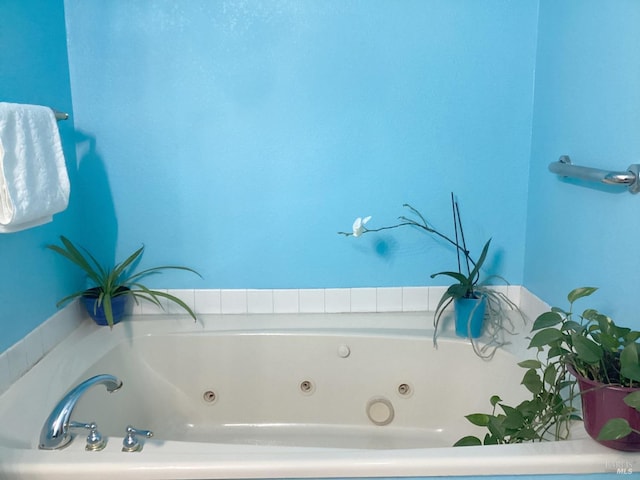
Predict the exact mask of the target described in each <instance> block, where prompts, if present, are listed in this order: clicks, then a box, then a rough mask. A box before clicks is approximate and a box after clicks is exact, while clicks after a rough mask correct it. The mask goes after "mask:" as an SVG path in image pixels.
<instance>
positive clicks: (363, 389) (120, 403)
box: [70, 330, 526, 449]
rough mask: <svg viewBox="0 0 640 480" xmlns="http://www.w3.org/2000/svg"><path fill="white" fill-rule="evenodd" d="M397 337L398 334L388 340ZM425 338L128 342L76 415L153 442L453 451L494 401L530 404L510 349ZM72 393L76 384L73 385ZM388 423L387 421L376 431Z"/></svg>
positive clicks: (356, 334)
mask: <svg viewBox="0 0 640 480" xmlns="http://www.w3.org/2000/svg"><path fill="white" fill-rule="evenodd" d="M390 332H392V333H390ZM426 333H427V332H424V331H423V332H418V333H416V332H413V333H410V334H407V333H403V334H399V333H397V332H396V331H384V330H381V331H378V332H375V333H372V332H367V331H350V332H348V333H344V332H339V331H338V332H326V331H322V330H319V331H307V332H300V331H287V330H280V331H278V330H272V331H250V332H247V331H236V332H224V333H216V332H200V333H189V334H184V333H173V334H171V333H169V334H158V335H145V336H140V337H137V338H135V341H132V340H131V339H123V340H121V341H120V342H119V343H118V344H117V345H115V346H114V347H113V348H111V349H110V350H108V351H107V352H105V353H104V355H102V356H101V357H100V358H99V359H98V360H97V361H95V362H94V363H93V364H92V365H91V366H90V367H88V368H87V369H86V370H84V371H83V372H81V373H80V374H79V375H77V377H76V378H75V379H74V380H73V382H71V384H72V385H75V384H77V383H79V382H81V381H83V380H84V379H86V378H89V377H91V376H93V375H96V374H99V373H110V374H113V375H116V376H118V377H119V378H120V379H122V381H123V382H124V385H123V387H122V388H121V389H120V390H119V391H117V392H114V393H111V394H109V393H107V392H106V390H105V389H104V388H103V387H94V388H93V389H91V390H90V391H88V392H87V393H86V394H85V396H84V397H83V398H82V399H81V400H80V401H79V402H78V404H77V406H76V408H75V411H74V414H73V417H74V419H76V420H82V421H93V422H96V423H97V424H98V425H99V427H100V430H101V431H102V433H103V434H104V435H106V436H115V437H121V436H122V435H123V432H124V428H125V427H126V426H127V425H129V424H131V425H134V426H136V427H138V428H143V429H149V430H152V431H153V432H154V439H155V440H157V441H188V442H208V443H226V444H251V445H288V446H298V447H306V446H308V447H327V448H362V449H407V448H425V447H448V446H451V445H452V444H453V443H454V442H455V441H456V440H457V439H459V438H460V437H462V436H464V435H469V434H478V433H479V431H478V429H477V427H474V426H473V425H471V424H470V423H469V422H468V421H467V420H466V419H465V418H464V415H465V414H468V413H473V412H485V411H488V408H490V406H489V398H490V396H491V395H493V394H499V395H500V396H501V397H502V398H503V399H504V400H505V401H507V402H509V403H516V402H517V401H519V400H521V399H524V398H525V397H526V392H525V391H524V388H523V387H521V386H520V385H519V384H520V380H521V378H522V374H523V370H522V369H521V368H520V367H518V366H517V364H516V362H517V361H516V359H515V357H514V356H513V355H512V354H510V353H509V352H506V351H499V352H497V354H496V356H495V358H494V359H493V360H492V361H490V362H487V361H484V360H482V359H480V358H478V357H477V356H476V355H474V353H473V351H472V349H471V347H470V345H469V344H468V343H467V342H465V341H461V340H457V339H452V338H444V339H442V340H441V341H440V342H439V348H438V349H435V348H434V347H433V344H432V340H431V337H430V335H428V334H426ZM72 385H70V386H72ZM381 423H386V424H385V425H381Z"/></svg>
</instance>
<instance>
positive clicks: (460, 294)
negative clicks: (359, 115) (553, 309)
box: [338, 193, 520, 358]
mask: <svg viewBox="0 0 640 480" xmlns="http://www.w3.org/2000/svg"><path fill="white" fill-rule="evenodd" d="M403 207H404V208H407V209H408V210H409V215H410V216H405V215H401V216H400V217H398V220H399V223H397V224H394V225H389V226H384V227H378V228H368V227H367V226H366V225H367V224H368V222H369V221H370V220H371V218H372V217H371V216H367V217H364V218H362V217H358V218H356V220H355V221H354V222H353V227H352V231H351V232H338V233H339V234H340V235H344V236H347V237H361V236H362V235H364V234H368V233H375V232H381V231H384V230H391V229H395V228H400V227H411V228H417V229H419V230H421V231H423V232H425V233H427V234H429V235H433V236H435V237H437V238H439V239H441V240H443V241H444V242H445V243H447V244H449V245H450V246H452V247H453V248H454V249H455V252H456V259H457V269H456V270H455V271H454V270H446V271H442V272H437V273H433V274H431V278H435V277H439V276H445V277H449V278H451V279H453V280H455V283H453V284H451V285H450V286H449V287H448V288H447V290H446V291H445V293H444V294H443V295H442V297H441V298H440V300H439V302H438V305H437V307H436V311H435V315H434V335H433V341H434V345H437V336H438V329H439V327H440V322H441V320H442V316H443V314H444V312H445V310H446V309H447V307H449V306H450V305H451V303H452V302H453V301H454V300H456V299H461V298H479V297H485V298H486V299H487V313H486V316H485V317H486V319H487V320H488V322H487V324H486V327H485V328H486V331H487V337H486V338H485V340H487V339H488V340H487V341H486V342H485V343H484V345H479V344H478V343H477V342H475V341H474V340H473V339H471V340H472V341H471V343H472V345H473V348H474V351H475V352H476V354H478V355H479V356H481V357H483V358H491V357H492V356H493V354H494V353H495V351H496V349H497V348H498V347H500V346H501V345H504V343H505V341H504V335H503V334H504V332H505V331H506V332H509V333H513V324H512V322H511V319H510V318H509V314H508V310H516V311H518V312H520V310H519V309H518V307H517V305H515V303H513V302H512V301H511V300H510V299H509V298H508V297H507V296H506V295H505V294H504V293H502V292H500V291H499V290H496V289H495V288H491V286H490V285H489V282H490V281H492V280H494V279H496V278H499V279H501V280H503V281H504V279H502V278H501V277H499V276H497V275H492V276H490V277H487V278H485V279H484V281H480V272H481V268H482V266H483V265H484V262H485V261H486V259H487V255H488V252H489V247H490V244H491V239H489V240H487V241H486V243H485V244H484V246H483V247H482V250H481V253H480V256H479V257H477V260H475V259H474V257H472V255H471V252H470V251H469V249H468V248H467V242H466V239H465V235H464V228H463V226H462V220H461V217H460V207H459V205H458V202H457V200H456V199H455V196H454V194H453V193H451V208H452V215H453V227H454V228H453V229H454V235H453V238H452V237H451V236H449V235H447V234H444V233H442V232H441V231H439V230H437V229H436V228H435V227H433V226H432V225H431V224H430V223H429V222H427V220H426V218H425V217H424V216H423V215H422V214H421V213H420V211H419V210H418V209H416V208H414V207H412V206H411V205H409V204H407V203H405V204H404V205H403ZM505 283H506V281H505Z"/></svg>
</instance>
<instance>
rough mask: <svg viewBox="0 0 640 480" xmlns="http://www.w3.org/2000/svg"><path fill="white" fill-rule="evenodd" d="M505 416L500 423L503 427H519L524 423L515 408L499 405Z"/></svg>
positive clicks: (520, 414) (522, 417)
mask: <svg viewBox="0 0 640 480" xmlns="http://www.w3.org/2000/svg"><path fill="white" fill-rule="evenodd" d="M500 407H502V410H503V411H504V413H505V415H506V416H507V418H505V420H504V422H503V423H502V425H503V426H504V427H505V428H512V429H516V430H517V429H519V428H522V426H523V425H524V416H523V415H522V413H520V412H519V411H518V410H517V409H515V408H513V407H510V406H508V405H500Z"/></svg>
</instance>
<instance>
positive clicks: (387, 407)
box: [367, 397, 394, 426]
mask: <svg viewBox="0 0 640 480" xmlns="http://www.w3.org/2000/svg"><path fill="white" fill-rule="evenodd" d="M367 416H368V417H369V420H371V421H372V422H373V423H375V424H376V425H380V426H382V425H389V424H390V423H391V422H392V421H393V416H394V411H393V405H392V404H391V402H390V401H389V400H387V399H386V398H384V397H373V398H372V399H371V400H369V401H368V402H367Z"/></svg>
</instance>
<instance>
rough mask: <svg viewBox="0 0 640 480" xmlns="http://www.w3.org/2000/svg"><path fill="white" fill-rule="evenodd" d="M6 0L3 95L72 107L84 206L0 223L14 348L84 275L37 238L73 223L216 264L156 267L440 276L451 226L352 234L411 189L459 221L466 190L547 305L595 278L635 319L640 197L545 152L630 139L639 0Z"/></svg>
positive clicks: (173, 279)
mask: <svg viewBox="0 0 640 480" xmlns="http://www.w3.org/2000/svg"><path fill="white" fill-rule="evenodd" d="M243 5H245V6H243ZM0 12H1V13H2V16H3V18H6V19H8V20H7V21H5V22H4V25H5V26H4V27H3V30H2V32H1V36H0V41H1V42H2V46H3V47H5V46H6V47H7V48H2V49H0V61H1V63H2V66H3V68H2V70H1V72H2V73H1V75H2V77H0V80H1V81H0V86H1V87H2V100H7V101H19V102H29V103H43V104H48V105H52V106H55V107H56V108H59V109H62V110H69V111H73V114H74V119H75V130H74V124H73V123H72V122H70V121H69V122H66V123H62V124H61V131H62V134H63V141H64V144H65V149H66V152H67V158H68V160H69V168H70V173H71V176H72V185H73V188H72V202H71V206H70V209H69V210H68V211H67V212H65V213H63V214H61V215H58V216H57V217H56V221H55V222H54V223H53V224H50V225H47V226H43V227H39V228H38V229H34V230H31V231H27V232H23V233H18V234H12V235H4V236H0V247H1V248H0V257H1V258H0V261H1V262H2V266H3V267H2V268H3V272H5V274H4V275H3V276H2V279H0V305H1V307H0V319H1V322H0V329H1V330H0V332H1V335H2V336H1V338H2V340H1V343H0V348H2V347H6V346H7V345H10V344H11V343H13V342H15V341H16V340H17V339H19V338H21V337H22V336H23V335H24V334H25V333H27V332H28V331H30V330H31V329H32V328H33V327H34V326H36V325H37V324H38V323H40V322H41V321H42V320H44V319H45V318H46V317H47V316H49V315H51V314H52V313H53V312H54V311H55V307H54V306H53V305H54V304H55V300H56V299H57V298H59V297H60V296H62V294H63V293H66V292H68V291H69V290H71V289H72V288H74V286H76V285H77V284H79V279H78V277H77V275H76V273H75V272H72V271H68V270H64V268H65V266H64V265H61V264H60V262H58V261H57V259H52V256H51V255H50V253H48V252H46V251H45V250H44V248H43V246H44V245H45V244H46V243H48V242H51V241H54V240H55V238H56V237H57V235H59V234H60V233H64V234H67V235H69V236H72V237H74V238H76V239H79V240H80V241H82V242H83V243H84V244H86V245H88V246H90V247H92V248H93V249H95V250H97V252H98V255H99V256H100V257H101V258H105V259H109V258H113V257H114V256H117V257H120V258H121V257H122V256H124V255H125V254H127V253H128V252H130V251H131V250H132V249H133V248H135V247H137V246H138V245H139V244H140V243H142V242H144V243H145V244H146V245H147V253H146V259H145V261H146V262H147V263H149V264H155V263H169V262H171V263H180V264H186V265H190V266H193V267H195V268H197V269H199V270H200V271H201V272H202V273H203V275H204V277H205V278H204V280H199V279H196V278H195V277H191V276H187V275H180V274H176V275H174V276H171V275H165V276H163V277H159V278H158V280H157V282H158V285H157V286H171V287H177V288H180V287H184V288H196V287H197V288H217V287H223V288H236V287H240V288H254V287H257V288H259V287H265V288H279V287H298V288H307V287H334V286H335V287H338V286H367V285H376V286H378V285H379V286H385V285H417V284H427V285H428V284H430V283H431V281H430V279H429V278H428V275H429V273H431V272H433V271H438V270H441V269H444V268H451V267H452V265H453V264H452V261H453V252H451V251H450V250H447V249H446V248H443V247H442V245H439V244H437V243H436V242H434V241H429V240H427V241H425V238H424V237H421V236H420V234H419V233H418V232H413V231H393V232H390V233H388V234H385V235H380V236H377V237H365V238H362V239H358V240H356V239H353V238H350V239H347V238H343V237H340V236H338V235H336V234H335V232H336V231H337V230H346V229H349V227H350V225H351V223H352V221H353V218H354V217H356V216H360V215H368V214H371V215H374V219H373V220H372V225H373V226H377V225H382V224H386V223H390V222H392V221H393V220H394V218H395V217H396V216H397V215H399V214H401V213H403V211H402V208H401V204H402V203H404V202H410V203H412V204H413V205H415V206H417V207H419V208H420V209H421V210H422V211H423V212H424V213H425V214H426V215H427V217H428V218H429V219H430V220H432V221H433V223H434V224H435V225H436V226H438V227H440V228H442V229H447V228H448V227H449V225H450V217H449V209H448V192H449V191H451V190H454V191H456V192H457V193H458V197H459V199H460V201H461V203H462V210H463V215H464V219H465V225H466V228H467V233H468V236H469V239H470V243H471V246H472V249H475V250H476V251H477V249H478V248H479V246H480V245H481V244H482V243H483V242H484V240H485V239H486V238H488V237H489V236H492V237H493V239H494V240H493V242H494V247H495V248H494V249H493V253H494V255H493V256H492V258H491V259H490V264H489V271H499V272H500V273H502V274H504V276H506V277H507V278H508V279H509V280H510V281H511V282H513V283H516V284H518V283H523V284H524V285H525V286H526V287H528V288H529V289H530V290H532V291H533V292H534V293H536V294H538V295H539V296H541V297H542V298H544V299H546V300H548V301H550V302H552V303H562V301H563V298H564V295H565V293H566V292H567V291H568V290H569V289H571V288H573V287H574V286H577V285H584V284H591V285H597V286H600V287H601V289H602V291H601V292H600V293H599V294H598V296H597V297H596V299H597V301H598V302H599V303H600V304H599V305H596V306H599V307H601V308H603V309H606V310H607V311H608V312H610V313H612V314H613V315H614V316H615V317H616V318H620V319H624V320H623V321H625V322H627V323H628V321H629V320H630V319H631V321H633V320H632V316H633V312H634V305H633V298H632V296H633V287H634V285H635V283H636V278H635V272H636V271H637V263H638V262H637V261H636V260H635V255H634V246H635V242H634V241H633V237H634V236H635V234H636V233H638V230H639V228H640V227H638V222H636V221H634V219H635V218H636V215H635V202H636V201H637V200H638V197H634V196H631V195H630V194H628V193H626V192H621V193H612V192H609V191H603V189H601V188H593V187H592V186H588V185H579V184H575V183H568V182H563V181H561V180H559V179H558V178H557V177H555V176H554V175H552V174H550V173H549V172H548V171H547V165H548V163H549V162H551V161H553V160H555V159H557V158H558V156H559V155H561V154H569V155H571V156H572V157H573V159H574V161H575V162H576V163H580V164H585V165H594V166H599V167H602V168H612V169H616V170H617V169H624V168H626V166H627V165H628V164H630V163H633V162H634V161H636V160H634V156H637V155H636V152H637V151H638V147H639V145H638V144H639V143H640V139H639V137H638V136H637V135H634V133H636V132H637V130H638V128H637V127H638V122H639V121H640V119H639V117H640V115H639V114H638V111H640V108H639V107H640V93H638V89H637V88H635V86H636V85H638V84H639V82H638V80H639V79H640V78H639V77H640V71H639V70H640V67H638V65H640V62H638V58H637V57H638V54H637V53H635V52H636V50H637V49H635V47H634V46H635V45H637V44H638V40H640V39H639V38H638V36H639V35H640V34H639V33H638V30H637V29H636V28H635V25H636V24H637V20H638V17H639V16H640V5H639V4H638V3H637V2H634V1H617V2H604V1H603V0H585V1H582V0H581V1H572V0H563V1H561V2H552V1H547V0H541V1H537V0H531V1H523V2H510V1H507V0H502V1H500V0H487V1H484V2H475V1H471V0H470V1H458V2H450V1H446V0H440V1H438V0H429V1H409V0H404V1H402V2H386V1H375V2H374V1H366V2H363V1H357V0H350V1H325V2H297V1H293V0H284V1H281V2H277V3H273V2H260V1H256V2H253V3H252V4H251V6H250V8H249V7H246V4H243V3H232V4H228V3H226V4H223V3H219V2H207V1H200V2H199V1H193V2H188V3H177V4H176V3H175V2H169V1H154V2H125V1H112V2H95V1H94V2H90V1H77V0H66V2H65V3H64V8H63V4H62V2H60V1H53V2H51V1H38V0H29V1H26V2H12V1H7V0H2V1H0ZM65 18H66V22H67V25H66V30H67V31H66V32H65V24H64V21H65ZM67 41H68V54H69V61H67V48H66V47H67ZM69 71H70V73H69ZM534 86H535V105H534ZM71 91H73V96H74V105H73V109H72V105H71ZM76 153H77V164H78V167H77V168H75V165H76ZM529 171H530V173H528V172H529ZM94 212H95V213H97V215H95V214H93V213H94ZM80 226H82V227H83V229H82V230H81V229H80V228H79V227H80ZM525 241H526V249H525ZM620 255H621V256H622V257H621V256H620ZM620 258H623V260H620ZM17 272H20V273H17ZM27 290H31V291H37V292H39V293H41V294H42V296H41V297H39V299H37V300H34V301H32V300H30V299H29V298H30V297H29V296H28V294H27ZM629 294H631V295H629ZM624 297H627V298H629V300H625V299H624ZM16 319H19V320H16Z"/></svg>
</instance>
